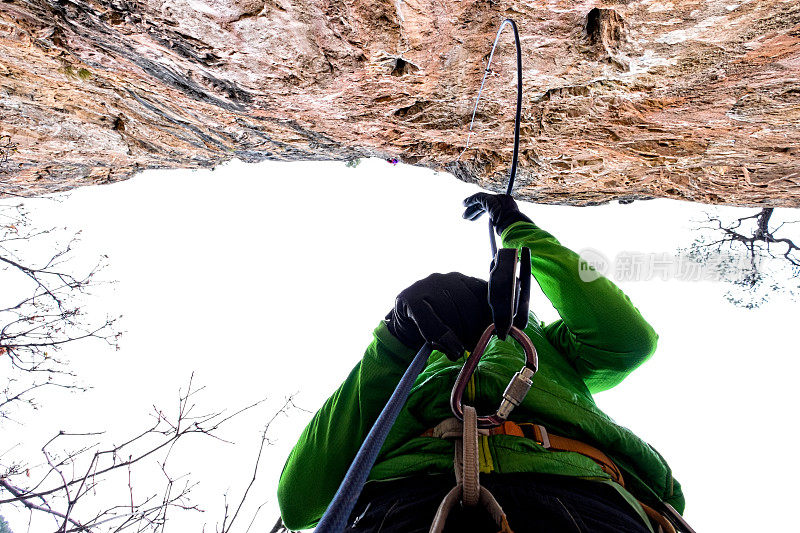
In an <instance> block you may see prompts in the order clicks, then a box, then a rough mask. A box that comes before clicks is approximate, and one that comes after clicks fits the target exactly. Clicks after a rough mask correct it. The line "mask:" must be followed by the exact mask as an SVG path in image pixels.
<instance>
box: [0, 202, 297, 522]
mask: <svg viewBox="0 0 800 533" xmlns="http://www.w3.org/2000/svg"><path fill="white" fill-rule="evenodd" d="M64 234H65V231H64V230H63V229H57V228H48V229H35V228H33V227H32V225H31V224H30V223H29V217H28V213H27V212H26V210H25V207H24V206H23V205H22V204H16V205H8V204H7V205H0V283H2V290H0V365H2V367H5V368H4V370H5V372H3V373H0V376H2V378H0V379H2V382H0V434H2V435H9V434H11V432H10V431H8V428H9V427H11V426H20V425H24V424H26V423H29V422H30V421H31V417H30V414H31V410H32V409H37V408H38V407H39V404H40V401H41V400H40V399H41V393H42V392H43V391H45V390H47V389H53V390H57V389H61V390H67V391H73V392H76V391H82V390H84V386H83V385H82V384H80V382H79V380H78V376H75V375H74V373H73V372H72V371H71V370H70V368H69V366H68V365H67V363H66V361H65V360H64V359H62V358H61V356H60V354H61V353H62V350H63V349H64V348H65V347H68V346H73V345H76V343H79V342H85V341H91V340H95V341H100V342H103V343H107V344H108V345H109V346H110V347H116V346H117V341H118V339H119V335H120V333H119V330H118V328H117V319H118V317H104V318H102V319H99V320H98V319H96V318H94V316H93V315H94V314H96V313H94V312H93V313H88V312H86V311H85V310H84V307H85V306H86V302H87V297H88V296H90V295H91V291H92V289H93V287H96V286H97V285H98V284H99V283H100V282H99V281H98V279H97V275H98V273H99V272H100V271H101V270H102V268H103V266H104V264H105V260H106V259H107V258H105V257H101V259H100V261H99V262H92V263H91V264H90V266H89V267H88V268H86V269H85V272H83V273H82V274H76V273H74V272H73V271H72V270H71V266H73V265H74V263H73V262H74V260H75V257H74V254H73V248H74V246H75V244H76V242H77V237H78V235H74V234H69V232H66V234H67V235H68V238H67V239H62V238H61V237H62V235H64ZM37 250H48V251H47V252H46V253H44V254H43V255H42V254H38V255H40V256H38V255H37ZM202 390H203V388H202V387H196V386H195V385H194V384H193V383H192V380H191V379H190V381H189V384H188V387H187V388H186V390H185V391H179V393H178V401H177V407H176V408H175V409H174V411H170V412H167V411H163V410H161V409H158V408H156V407H153V411H152V413H151V415H152V423H151V424H150V425H149V426H147V427H144V428H142V429H140V430H138V431H133V430H131V434H130V436H129V437H128V438H126V439H124V440H123V441H122V442H121V443H119V442H117V443H109V442H108V441H109V438H108V437H107V436H106V435H105V433H104V432H103V431H97V432H94V431H92V432H70V431H55V432H54V434H53V436H52V438H50V439H49V440H47V442H45V443H44V445H42V446H41V447H40V448H39V452H40V454H41V455H40V456H39V457H40V460H38V461H36V460H33V461H30V460H26V462H20V460H15V459H12V458H10V456H9V455H8V454H7V452H6V450H5V449H0V506H11V507H14V508H16V509H19V510H23V511H27V512H28V513H29V516H30V520H33V519H34V517H35V516H40V517H41V516H43V517H46V518H47V520H50V519H52V522H51V524H52V531H55V532H57V533H72V532H79V531H92V532H120V531H136V532H143V531H148V532H154V533H159V532H160V533H163V532H164V531H166V526H167V523H168V518H169V517H171V516H172V515H173V514H174V513H176V512H200V509H199V508H198V506H197V505H196V504H194V503H192V501H191V499H190V494H191V491H192V489H193V488H194V487H195V486H196V484H197V481H195V480H193V479H192V478H190V477H189V476H188V475H185V474H179V473H175V472H174V471H173V469H172V468H171V466H170V458H171V457H172V456H173V455H174V453H176V452H175V449H176V444H177V443H178V442H179V441H184V440H186V439H187V437H188V436H189V435H199V436H202V437H204V438H212V439H218V440H223V438H222V436H221V434H220V429H221V428H222V427H223V426H224V425H225V424H226V423H227V422H229V421H230V420H231V419H233V418H234V417H238V416H239V415H242V414H243V413H245V412H246V411H249V410H251V409H252V408H254V407H256V406H257V405H259V404H261V403H262V402H263V401H264V400H262V401H260V402H256V403H254V404H251V405H248V406H246V407H244V408H241V409H238V410H236V411H235V412H233V413H232V414H228V413H227V412H226V411H225V410H215V411H211V412H199V408H198V406H197V404H196V402H195V398H196V396H197V395H198V393H200V392H201V391H202ZM294 408H295V406H294V404H293V403H292V398H289V399H287V400H286V402H285V403H284V404H283V406H282V407H281V408H280V409H279V410H278V411H277V412H276V413H274V414H273V416H272V417H271V418H270V419H269V420H268V421H267V423H266V425H265V427H264V430H263V432H262V433H261V445H260V447H259V451H258V455H257V457H256V459H255V466H254V469H253V472H252V476H251V478H250V480H249V483H248V484H247V486H246V488H245V489H244V490H243V492H242V496H241V499H240V500H239V501H238V503H237V504H235V505H231V506H229V505H227V504H226V505H225V511H224V516H223V517H222V520H221V525H219V526H218V527H217V530H218V531H219V533H234V532H235V531H243V530H244V529H245V527H244V526H245V525H246V524H248V520H246V519H245V518H244V515H245V513H244V512H243V508H244V504H245V500H246V499H247V498H248V496H249V495H250V490H251V488H252V486H253V484H254V483H255V481H256V476H257V474H258V470H259V464H260V463H261V460H262V455H263V453H264V449H265V447H266V446H268V445H270V444H271V441H270V439H269V438H268V431H269V429H270V425H271V424H272V423H273V421H274V420H275V419H276V418H277V417H278V416H279V415H282V414H286V413H287V412H288V411H289V410H291V409H294ZM2 440H3V441H4V445H6V443H7V442H8V441H7V440H6V439H2ZM27 448H28V449H29V448H30V446H27ZM144 465H148V466H147V468H150V469H152V468H155V469H156V470H157V472H158V474H159V478H160V481H158V480H156V481H151V482H149V483H148V485H147V486H144V487H143V486H135V484H134V482H133V479H134V478H135V476H134V475H133V472H134V469H139V470H136V472H139V471H140V469H141V468H143V467H144ZM226 498H227V496H226ZM262 507H263V504H262V505H261V506H259V507H258V509H257V510H256V511H255V513H254V514H253V516H252V517H248V518H249V526H247V531H249V530H250V527H252V525H253V523H254V521H255V519H256V515H257V514H258V512H259V511H260V510H261V508H262ZM38 523H41V522H38ZM29 525H30V523H29ZM234 525H236V526H237V529H235V530H234V529H233V528H234Z"/></svg>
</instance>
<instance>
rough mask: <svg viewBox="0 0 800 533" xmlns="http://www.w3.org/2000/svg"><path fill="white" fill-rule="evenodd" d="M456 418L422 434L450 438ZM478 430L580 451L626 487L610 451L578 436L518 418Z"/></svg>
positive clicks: (485, 433)
mask: <svg viewBox="0 0 800 533" xmlns="http://www.w3.org/2000/svg"><path fill="white" fill-rule="evenodd" d="M453 422H456V423H459V421H458V420H457V419H455V418H452V419H451V418H448V419H447V420H444V421H442V422H441V423H440V424H439V425H437V426H436V427H434V428H431V429H428V430H426V431H425V432H424V433H422V435H420V436H421V437H436V438H448V437H451V436H455V435H453V433H455V431H453V430H454V429H455V428H454V427H453V426H454V424H453ZM479 433H480V434H482V435H487V436H493V435H512V436H515V437H522V438H527V439H530V440H532V441H534V442H536V443H538V444H541V445H542V446H543V447H544V448H545V449H547V450H551V451H556V452H575V453H579V454H581V455H583V456H585V457H588V458H589V459H591V460H592V461H594V462H595V463H597V464H598V465H599V466H600V468H602V469H603V472H605V473H606V474H608V475H609V476H611V479H612V480H613V481H615V482H617V483H619V484H620V485H622V486H623V487H624V486H625V480H624V479H623V477H622V472H621V471H620V469H619V468H618V467H617V465H616V464H614V461H612V460H611V458H610V457H609V456H608V455H606V454H605V453H603V452H602V451H600V450H598V449H597V448H595V447H594V446H591V445H589V444H586V443H584V442H581V441H579V440H575V439H570V438H568V437H561V436H559V435H553V434H552V433H549V432H548V431H547V429H546V428H545V427H544V426H542V425H539V424H530V423H522V424H517V423H516V422H511V421H510V420H507V421H505V422H503V423H502V424H501V425H499V426H497V427H493V428H487V429H479ZM458 436H460V435H458Z"/></svg>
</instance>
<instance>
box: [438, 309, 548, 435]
mask: <svg viewBox="0 0 800 533" xmlns="http://www.w3.org/2000/svg"><path fill="white" fill-rule="evenodd" d="M496 333H497V331H496V329H495V325H494V324H492V325H490V326H489V327H488V328H486V330H485V331H484V332H483V335H481V338H480V340H479V341H478V345H477V346H475V350H474V351H473V352H472V353H471V354H470V356H469V357H468V358H467V362H466V363H464V366H463V367H461V371H460V372H459V373H458V377H457V378H456V382H455V385H453V391H452V393H451V394H450V408H451V409H452V410H453V415H455V417H456V418H458V419H459V420H462V421H463V420H464V408H463V402H462V399H463V396H464V390H465V389H466V388H467V383H468V382H469V380H470V378H471V377H472V374H473V372H475V369H476V368H477V366H478V361H480V359H481V357H482V356H483V352H484V351H485V350H486V346H487V345H488V344H489V339H491V338H492V335H495V334H496ZM508 333H509V335H511V337H512V338H514V339H515V340H516V341H517V342H519V343H520V344H521V345H522V349H523V350H525V366H523V367H522V369H521V370H520V371H519V372H517V373H516V374H514V377H513V378H511V381H510V382H509V383H508V387H506V390H505V392H504V393H503V400H502V401H501V402H500V407H498V408H497V412H495V413H494V414H493V415H489V416H479V417H478V427H480V428H491V427H496V426H499V425H501V424H502V423H503V422H505V420H506V419H507V418H508V415H509V414H511V411H512V410H513V409H514V407H516V406H518V405H519V404H521V403H522V400H524V399H525V395H526V394H528V391H529V390H530V388H531V378H532V377H533V375H534V374H535V373H536V371H537V370H538V369H539V356H538V355H537V353H536V348H535V347H534V346H533V343H532V342H531V340H530V339H529V338H528V336H527V335H526V334H525V333H524V332H523V331H522V330H521V329H519V328H517V327H516V326H511V329H510V330H509V332H508Z"/></svg>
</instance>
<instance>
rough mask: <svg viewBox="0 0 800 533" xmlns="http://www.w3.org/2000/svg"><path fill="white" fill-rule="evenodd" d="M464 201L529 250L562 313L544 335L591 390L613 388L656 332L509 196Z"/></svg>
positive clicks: (652, 344) (510, 242) (470, 211)
mask: <svg viewBox="0 0 800 533" xmlns="http://www.w3.org/2000/svg"><path fill="white" fill-rule="evenodd" d="M464 205H465V206H466V207H467V210H466V212H465V213H464V217H465V218H469V219H472V220H474V219H476V218H478V217H479V216H480V214H481V213H483V212H488V214H489V217H490V218H491V220H492V223H493V224H494V226H495V228H496V230H497V233H498V234H500V235H501V238H502V241H503V245H504V246H506V247H509V248H519V247H522V246H527V247H528V248H530V249H531V256H532V273H533V277H534V278H535V279H536V281H537V282H538V283H539V286H540V287H541V289H542V292H544V294H545V296H547V298H548V299H549V300H550V302H551V303H552V304H553V306H554V307H555V308H556V310H557V311H558V314H559V316H560V317H561V319H560V320H557V321H556V322H553V323H552V324H549V325H547V326H546V327H545V328H544V331H545V336H546V337H547V339H548V341H549V342H550V343H551V344H553V346H555V347H556V348H557V349H558V350H559V351H560V352H561V353H562V354H564V355H565V356H566V357H567V358H568V359H569V360H570V362H571V363H572V365H573V366H574V367H575V368H576V369H577V371H578V372H579V374H580V375H581V377H583V379H584V381H585V382H586V384H587V386H588V387H589V390H590V391H592V392H597V391H601V390H605V389H609V388H611V387H613V386H614V385H616V384H618V383H619V382H620V381H622V380H623V379H624V378H625V376H627V375H628V374H629V373H630V372H631V371H633V369H635V368H636V367H637V366H639V365H640V364H641V363H642V362H644V361H645V360H646V359H647V358H648V357H649V356H650V355H652V353H653V352H654V351H655V348H656V341H657V339H658V335H657V334H656V333H655V331H654V330H653V328H652V327H651V326H650V324H648V323H647V322H646V321H645V319H644V318H643V317H642V315H641V314H640V313H639V311H638V309H636V307H634V306H633V304H632V303H631V301H630V299H629V298H628V297H627V296H626V295H625V294H624V293H623V292H622V291H621V290H620V289H619V288H618V287H617V286H616V285H614V283H612V282H611V281H610V280H609V279H607V278H605V277H604V276H601V275H599V274H597V273H596V272H594V271H590V270H589V268H590V267H588V265H586V264H585V263H583V262H582V260H581V258H580V257H579V256H578V254H576V253H575V252H573V251H572V250H570V249H568V248H566V247H564V246H562V245H561V243H559V242H558V240H557V239H556V238H555V237H553V236H552V235H551V234H550V233H548V232H546V231H545V230H543V229H541V228H539V227H538V226H537V225H536V224H534V223H533V222H532V221H531V220H530V219H529V218H528V217H527V216H525V215H524V214H522V213H521V212H520V211H519V209H518V208H517V205H516V203H515V202H514V200H513V199H512V198H511V197H510V196H508V195H496V194H487V193H478V194H475V195H473V196H470V197H469V198H467V199H466V200H464ZM582 269H583V270H582ZM581 272H583V274H584V275H583V276H581ZM582 278H583V279H582ZM584 280H586V281H584Z"/></svg>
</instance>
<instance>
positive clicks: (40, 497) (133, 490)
mask: <svg viewBox="0 0 800 533" xmlns="http://www.w3.org/2000/svg"><path fill="white" fill-rule="evenodd" d="M202 390H203V388H195V387H194V385H193V383H192V381H191V379H190V381H189V385H188V387H187V389H186V391H185V392H179V394H178V405H177V408H176V410H175V411H174V412H173V413H171V414H170V413H166V412H164V411H162V410H160V409H157V408H155V407H154V408H153V412H152V417H153V422H152V424H151V425H150V426H149V427H147V428H145V429H144V430H143V431H140V432H138V433H136V434H134V435H132V436H131V437H130V438H129V439H127V440H125V441H123V442H122V443H120V444H113V445H110V446H103V445H101V444H100V443H99V442H98V440H97V439H99V438H100V436H101V435H102V434H101V433H67V432H64V431H59V432H58V433H57V434H56V435H54V436H53V437H52V438H51V439H50V440H48V441H47V442H46V443H45V444H44V446H42V448H41V453H42V456H43V461H42V463H41V465H40V468H38V469H36V471H37V473H36V474H34V475H31V469H28V468H24V469H23V468H20V467H19V466H16V465H13V466H11V467H9V468H6V471H5V473H4V474H3V475H2V476H0V488H2V489H5V492H6V495H5V497H3V496H2V491H0V505H3V504H15V505H17V506H23V507H24V508H26V509H28V510H29V511H30V512H31V513H40V514H46V515H49V516H51V517H52V518H53V520H54V524H53V527H54V529H53V531H55V532H57V533H72V532H79V531H104V532H106V531H107V532H120V531H137V532H142V531H152V532H164V531H165V530H166V525H167V523H168V521H167V520H168V516H169V515H170V514H171V513H174V512H176V511H195V512H199V511H200V509H199V508H198V506H197V505H195V504H193V503H192V502H191V499H190V493H191V491H192V488H193V487H194V486H195V485H196V484H197V482H195V481H192V479H191V478H189V477H188V476H187V475H175V474H174V473H173V472H172V471H171V468H170V466H169V459H170V457H171V456H172V454H173V451H174V449H175V447H176V444H177V443H178V441H181V440H184V439H186V438H187V436H188V435H202V436H205V437H211V438H215V439H219V440H222V437H221V436H220V435H219V431H220V429H221V428H222V426H223V425H224V424H225V423H226V422H228V421H230V420H231V419H233V418H234V417H237V416H239V415H241V414H242V413H244V412H245V411H248V410H250V409H252V408H254V407H256V406H257V405H259V404H261V403H262V402H263V400H262V401H259V402H256V403H254V404H251V405H248V406H246V407H244V408H242V409H239V410H237V411H236V412H234V413H232V414H227V413H226V412H225V411H216V412H210V413H198V412H197V404H196V403H195V396H196V395H197V394H198V393H199V392H201V391H202ZM293 406H294V405H293V403H292V399H291V398H289V399H287V400H286V402H285V403H284V405H283V407H281V408H280V409H279V411H278V412H277V413H275V414H274V415H273V416H272V418H271V419H270V420H269V422H267V425H266V427H265V428H264V432H263V434H262V441H261V447H260V450H259V453H258V458H257V459H256V466H255V469H254V471H253V476H252V480H251V481H250V483H249V484H248V486H247V488H246V489H245V491H244V494H243V496H242V498H241V500H240V502H239V504H238V505H237V506H236V507H235V512H234V513H233V515H229V514H228V510H229V509H228V506H226V508H225V516H224V517H223V521H222V528H220V529H219V531H220V532H221V533H222V532H224V533H229V532H231V531H234V530H233V529H232V527H233V524H234V522H235V520H236V518H237V517H239V515H240V511H241V509H242V507H243V505H244V502H245V499H246V498H247V494H248V492H249V490H250V487H252V484H253V482H254V481H255V479H256V475H257V473H258V464H259V461H260V459H261V456H262V452H263V449H264V447H265V445H268V444H269V439H268V437H267V433H268V430H269V426H270V424H271V423H272V422H273V421H274V420H275V419H276V418H277V417H278V416H279V415H281V414H285V413H286V412H287V411H288V410H289V409H291V408H292V407H293ZM68 441H69V442H68ZM144 461H150V462H154V463H155V464H157V466H158V469H159V470H160V472H161V475H162V479H161V482H160V483H155V484H153V485H150V486H147V487H144V488H142V487H134V485H133V483H132V481H131V479H132V477H131V471H132V469H133V468H134V467H136V466H137V465H138V464H140V463H143V462H144ZM79 503H80V504H81V512H80V513H78V512H76V507H77V506H78V504H79ZM259 510H260V507H259ZM255 514H257V511H256V513H255ZM255 514H254V516H253V517H252V519H251V521H250V524H251V525H252V522H253V521H254V520H255V518H256V516H255ZM78 515H80V517H79V516H78ZM248 529H249V528H248Z"/></svg>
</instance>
